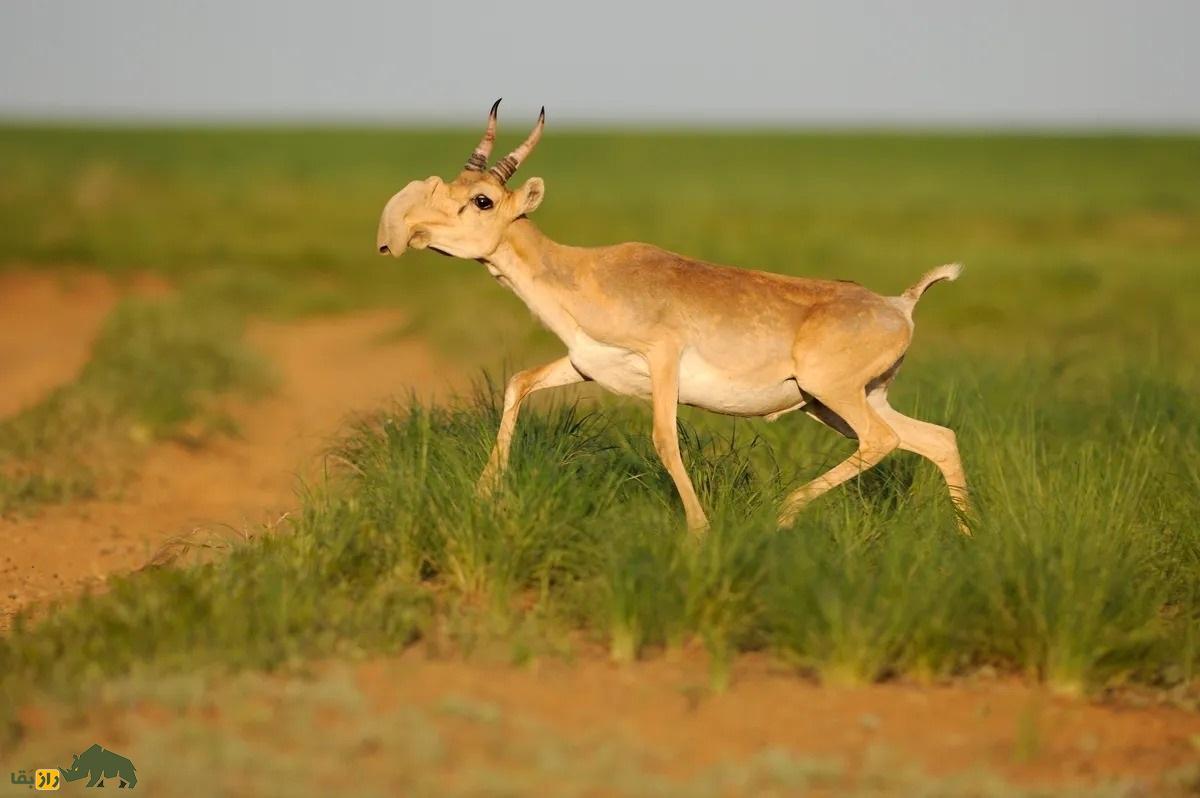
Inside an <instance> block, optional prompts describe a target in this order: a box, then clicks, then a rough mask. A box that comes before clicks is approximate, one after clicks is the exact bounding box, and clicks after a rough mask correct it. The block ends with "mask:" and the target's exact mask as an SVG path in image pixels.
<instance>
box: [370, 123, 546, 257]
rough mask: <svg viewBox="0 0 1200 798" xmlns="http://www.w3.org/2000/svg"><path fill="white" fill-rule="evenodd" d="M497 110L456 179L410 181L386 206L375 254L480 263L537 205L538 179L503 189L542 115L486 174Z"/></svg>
mask: <svg viewBox="0 0 1200 798" xmlns="http://www.w3.org/2000/svg"><path fill="white" fill-rule="evenodd" d="M499 106H500V101H499V100H496V102H495V104H494V105H492V110H491V113H490V114H488V123H487V129H486V130H485V131H484V133H483V138H482V139H480V140H479V144H478V145H477V146H476V147H475V151H474V152H472V153H471V157H470V158H468V159H467V163H466V165H465V166H464V167H463V170H462V171H461V172H460V173H459V175H458V177H456V178H454V179H453V180H451V181H449V182H447V181H445V180H442V179H441V178H440V177H436V176H435V177H429V178H426V179H425V180H414V181H412V182H411V183H409V184H408V185H407V186H405V187H404V188H403V189H401V190H400V192H399V193H397V194H396V195H395V196H393V197H392V198H391V199H390V200H388V203H387V205H386V206H384V209H383V215H382V216H381V217H380V219H379V231H378V233H377V234H376V241H375V243H376V245H377V246H378V247H379V254H381V255H391V256H393V257H397V258H398V257H400V256H401V255H402V254H404V250H405V249H407V248H408V247H412V248H413V249H432V250H434V251H435V252H440V253H441V254H443V255H451V256H453V257H456V258H467V259H472V260H475V259H483V258H486V257H487V256H488V255H490V254H492V252H494V251H495V249H496V247H498V246H499V245H500V242H501V240H502V239H503V237H504V231H505V230H506V229H507V228H508V226H509V225H510V224H512V222H513V221H514V220H516V219H519V218H521V217H522V216H524V215H525V214H528V213H532V212H533V210H534V209H536V208H537V206H538V205H540V204H541V202H542V197H543V196H545V191H546V189H545V184H544V183H543V182H542V179H541V178H540V177H531V178H529V179H528V180H526V181H525V183H524V184H522V185H521V187H520V188H517V189H509V188H508V186H507V185H506V184H507V183H508V181H509V179H510V178H511V177H512V176H513V174H514V173H515V172H516V171H517V168H518V167H519V166H520V165H521V162H522V161H524V160H525V158H527V157H528V156H529V153H530V152H532V151H533V148H534V147H535V146H537V143H538V139H540V138H541V137H542V128H543V127H544V126H545V124H546V109H545V108H543V109H542V112H541V114H539V115H538V121H537V124H536V125H534V128H533V132H532V133H530V134H529V138H527V139H525V141H524V142H522V144H521V146H519V147H517V148H516V149H515V150H513V151H512V152H511V153H509V154H508V155H506V156H504V157H503V158H501V159H500V160H499V161H497V162H496V163H495V164H494V165H492V166H491V167H490V168H489V167H488V165H487V164H488V158H489V157H490V156H491V153H492V144H493V143H495V140H496V109H497V108H499Z"/></svg>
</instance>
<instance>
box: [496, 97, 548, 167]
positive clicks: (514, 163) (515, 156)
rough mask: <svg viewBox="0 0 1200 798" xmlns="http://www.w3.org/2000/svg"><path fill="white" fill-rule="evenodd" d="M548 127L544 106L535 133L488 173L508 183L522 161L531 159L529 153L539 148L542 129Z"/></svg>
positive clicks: (534, 127)
mask: <svg viewBox="0 0 1200 798" xmlns="http://www.w3.org/2000/svg"><path fill="white" fill-rule="evenodd" d="M545 126H546V106H542V112H541V113H540V114H538V121H537V124H536V125H534V126H533V132H532V133H530V134H529V138H527V139H525V141H523V142H521V146H520V147H517V148H516V149H515V150H513V151H512V152H510V153H509V154H508V155H505V156H504V157H503V158H501V159H500V160H499V161H498V162H497V163H496V165H495V166H493V167H492V168H491V169H489V170H488V171H489V172H491V173H492V174H493V175H495V176H496V177H497V178H498V179H499V180H500V182H501V183H507V182H508V179H509V178H510V177H512V176H513V174H514V173H516V171H517V168H518V167H520V165H521V161H524V160H525V159H526V158H527V157H529V153H531V152H533V148H534V147H536V146H537V143H538V140H539V139H541V137H542V128H544V127H545Z"/></svg>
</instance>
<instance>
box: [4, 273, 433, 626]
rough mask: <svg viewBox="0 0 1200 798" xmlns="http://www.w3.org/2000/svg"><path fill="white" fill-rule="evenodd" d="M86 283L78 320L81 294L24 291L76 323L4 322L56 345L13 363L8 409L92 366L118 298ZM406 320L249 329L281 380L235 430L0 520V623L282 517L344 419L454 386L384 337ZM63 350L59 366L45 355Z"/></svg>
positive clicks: (157, 455) (167, 446) (48, 313)
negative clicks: (220, 534)
mask: <svg viewBox="0 0 1200 798" xmlns="http://www.w3.org/2000/svg"><path fill="white" fill-rule="evenodd" d="M85 279H86V281H87V284H88V285H90V286H93V288H95V289H96V290H95V292H89V294H88V297H89V298H88V302H87V303H86V304H87V306H88V311H87V313H86V314H85V313H82V312H76V311H77V308H76V304H77V302H78V300H79V299H80V295H79V294H78V293H76V292H72V291H70V290H66V291H61V290H60V291H57V292H54V291H46V290H45V289H44V288H43V287H40V286H38V287H36V290H32V291H26V293H27V294H28V293H33V294H37V295H38V296H39V297H41V299H42V304H43V305H44V307H43V308H42V310H43V311H45V317H46V318H47V320H52V319H63V318H72V319H74V321H73V323H72V325H71V326H69V327H66V326H64V327H56V326H55V325H54V324H53V323H52V322H49V321H48V323H47V324H45V325H42V326H41V327H37V328H36V329H35V330H30V331H28V332H24V331H22V330H23V328H22V325H23V324H25V323H26V322H27V321H28V319H27V318H26V316H25V315H24V314H21V315H14V316H8V315H4V316H0V318H4V319H7V323H6V324H5V326H7V327H9V328H10V329H7V330H3V331H0V340H11V336H12V334H13V332H14V331H13V329H12V328H13V327H15V328H16V331H20V334H21V335H22V336H24V337H26V338H31V339H32V338H34V337H35V336H36V337H37V338H38V339H39V340H43V337H44V339H48V340H51V341H54V339H57V341H55V342H54V343H53V344H52V345H50V344H47V345H46V346H47V348H46V350H45V352H48V353H51V354H52V355H53V356H52V357H46V356H45V354H44V353H43V354H42V355H41V356H38V355H35V351H36V350H37V348H38V347H37V345H36V344H35V345H34V346H31V347H30V351H29V353H28V354H23V355H21V356H20V357H14V358H13V359H12V360H11V362H12V367H11V368H10V369H9V375H10V376H6V379H5V384H6V385H7V384H8V382H9V381H10V380H11V381H12V382H13V383H14V384H17V385H20V386H23V388H22V396H23V398H22V400H21V403H16V402H13V403H10V405H12V406H21V405H22V404H28V403H29V402H31V401H35V400H36V398H37V392H38V391H40V392H41V393H42V394H44V393H45V392H46V391H47V390H49V389H50V388H52V387H53V386H54V385H56V384H59V383H61V382H63V381H66V380H69V379H70V377H71V376H72V375H73V374H74V373H75V372H76V371H77V370H78V368H79V367H80V366H81V365H82V362H83V361H85V360H86V353H87V350H88V347H89V346H90V344H91V340H92V338H93V337H94V335H95V330H96V329H97V328H98V326H99V324H100V323H101V322H102V320H103V315H104V313H103V311H104V309H111V307H112V304H113V303H114V302H115V300H116V298H117V296H118V292H117V291H115V290H114V289H112V288H111V286H109V287H107V288H103V289H101V288H100V286H101V285H102V284H103V283H104V281H103V280H102V279H100V278H96V279H99V280H100V281H99V282H98V283H97V282H95V281H94V279H93V278H91V277H88V278H85ZM52 297H53V299H52ZM97 297H102V298H103V300H104V301H100V300H99V299H98V298H97ZM55 302H57V303H58V306H57V307H55ZM402 321H403V317H402V316H401V315H400V314H398V313H397V312H395V311H391V310H384V311H370V312H362V313H355V314H350V315H343V316H337V317H330V318H316V319H308V320H304V321H300V322H293V323H286V324H283V323H258V324H255V325H254V326H253V327H252V328H251V330H250V340H251V343H252V344H253V345H255V346H256V347H257V348H258V349H259V350H260V351H262V352H263V353H264V354H266V355H267V356H268V357H269V358H270V359H271V361H272V362H273V363H274V365H275V368H276V371H277V374H278V376H279V385H278V389H277V390H276V391H275V392H274V393H273V394H272V395H271V396H270V397H269V398H267V399H265V400H262V401H259V402H255V403H252V404H248V403H244V404H241V405H238V406H233V407H230V408H229V410H230V413H231V415H232V416H233V418H234V420H235V421H236V422H237V425H238V428H239V430H240V435H239V436H238V437H224V438H219V439H216V440H213V441H211V442H206V443H205V444H204V445H202V446H199V447H196V446H188V445H186V444H185V443H183V442H174V441H167V442H162V443H159V444H156V445H154V446H153V447H151V448H150V449H149V450H148V451H147V452H146V453H145V456H144V458H143V459H142V461H141V463H140V464H139V465H138V467H137V469H136V474H135V476H134V478H133V479H132V480H131V481H130V482H129V483H128V484H126V485H125V486H124V487H123V489H122V491H121V493H120V495H118V496H113V497H105V498H103V499H98V500H92V501H84V502H76V503H72V504H68V505H63V506H56V507H48V508H45V509H43V510H41V511H39V512H38V513H37V514H36V515H35V516H33V517H28V518H10V519H0V552H2V554H0V629H6V628H8V626H9V625H10V623H11V618H12V616H13V615H14V614H15V613H16V612H17V611H18V610H20V609H21V608H23V607H26V606H29V605H31V604H41V603H43V602H46V601H48V600H54V599H59V598H63V597H66V596H70V595H73V594H75V593H78V592H79V591H80V590H82V589H84V588H96V587H99V586H102V585H103V583H104V582H105V580H106V579H107V578H108V577H109V576H110V575H112V574H116V573H124V572H128V571H130V570H133V569H136V568H138V567H141V566H142V565H144V564H146V562H147V561H148V560H149V559H150V558H151V557H152V556H153V554H154V553H155V552H156V551H157V550H159V548H160V547H161V546H162V545H163V544H164V543H165V542H167V541H168V540H170V539H172V538H175V537H178V536H179V535H181V534H188V533H191V532H193V531H194V530H196V529H197V528H208V527H211V528H222V527H223V528H226V529H228V528H233V529H234V530H243V529H246V528H248V527H255V526H257V525H259V524H263V523H268V524H269V523H272V522H274V521H277V520H278V519H279V518H281V517H282V516H283V515H284V514H285V513H287V512H289V511H290V510H292V509H294V508H295V506H296V505H297V504H298V501H297V499H296V495H295V488H296V486H297V479H298V478H304V477H313V476H315V475H316V469H317V468H319V466H320V462H319V460H320V458H319V457H318V455H319V453H320V451H321V449H322V448H323V447H324V446H325V445H326V444H327V443H328V442H329V440H330V439H331V437H332V436H333V435H334V433H336V431H337V430H338V428H339V425H340V423H341V422H342V421H343V420H344V419H345V418H346V417H347V416H348V415H350V414H353V413H355V412H363V411H367V410H370V409H372V408H374V407H377V406H379V405H380V404H381V403H382V402H384V401H385V400H387V399H389V398H391V397H396V396H399V397H401V398H407V397H408V396H409V395H416V396H418V397H420V398H422V399H433V398H436V397H438V396H442V395H444V394H445V393H446V392H448V391H449V390H450V389H451V387H452V385H451V378H450V377H448V376H447V372H446V368H445V364H444V363H441V362H439V361H438V359H437V358H436V357H435V356H434V355H433V353H432V352H431V351H430V349H429V348H428V347H427V346H426V345H425V344H424V343H423V342H421V341H418V340H413V339H407V340H391V337H392V336H391V333H392V332H393V331H394V330H395V329H397V327H398V326H399V325H400V324H401V323H402ZM68 336H69V337H71V339H72V340H71V341H70V342H69V343H68V342H67V341H66V339H67V337H68ZM58 353H62V354H61V356H60V355H59V354H58ZM80 353H82V354H80ZM60 357H61V360H62V361H63V362H61V363H57V364H54V365H51V364H48V363H46V362H43V361H47V360H54V359H55V358H60ZM23 363H25V364H33V365H30V366H29V367H28V368H27V371H28V373H22V364H23Z"/></svg>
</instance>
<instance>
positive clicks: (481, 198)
mask: <svg viewBox="0 0 1200 798" xmlns="http://www.w3.org/2000/svg"><path fill="white" fill-rule="evenodd" d="M471 202H474V203H475V207H476V208H478V209H479V210H481V211H486V210H491V207H492V201H491V200H490V199H488V198H487V195H486V194H476V195H475V196H474V197H472V198H471Z"/></svg>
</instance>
